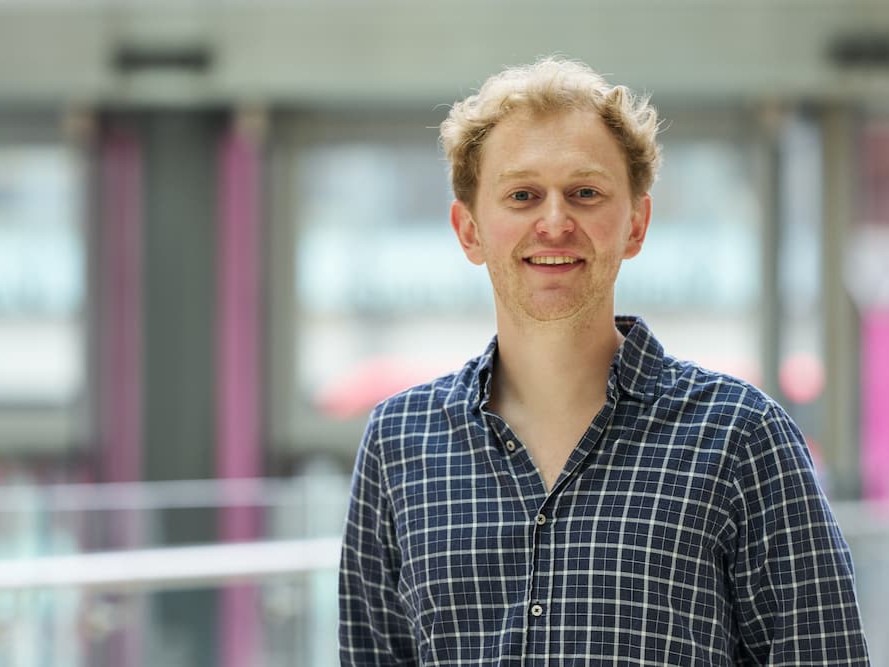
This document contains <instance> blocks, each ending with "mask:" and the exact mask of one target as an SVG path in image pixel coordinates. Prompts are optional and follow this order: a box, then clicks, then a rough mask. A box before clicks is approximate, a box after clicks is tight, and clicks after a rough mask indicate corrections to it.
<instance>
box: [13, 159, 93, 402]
mask: <svg viewBox="0 0 889 667" xmlns="http://www.w3.org/2000/svg"><path fill="white" fill-rule="evenodd" d="M78 172H79V167H78V162H77V160H76V158H75V155H74V154H73V152H72V151H71V150H68V149H66V148H64V147H58V146H39V145H38V146H0V351H2V353H0V407H2V405H3V404H6V405H19V404H65V403H69V402H70V401H72V400H73V399H74V398H75V397H76V396H77V395H78V393H79V392H80V390H81V387H82V385H83V382H84V354H83V347H84V346H83V341H82V336H83V326H82V319H81V313H82V310H83V305H84V296H85V242H84V234H83V229H82V226H81V222H82V221H81V220H80V216H79V212H80V210H81V207H80V205H79V197H80V194H81V193H80V191H79V188H80V174H79V173H78Z"/></svg>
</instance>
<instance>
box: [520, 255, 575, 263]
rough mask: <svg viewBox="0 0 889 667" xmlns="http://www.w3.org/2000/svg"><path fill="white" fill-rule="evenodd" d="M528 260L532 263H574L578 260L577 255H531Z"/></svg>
mask: <svg viewBox="0 0 889 667" xmlns="http://www.w3.org/2000/svg"><path fill="white" fill-rule="evenodd" d="M528 261H529V262H531V263H532V264H574V263H576V262H577V261H578V260H577V258H576V257H551V256H545V257H530V258H528Z"/></svg>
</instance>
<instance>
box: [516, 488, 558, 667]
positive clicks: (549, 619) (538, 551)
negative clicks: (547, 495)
mask: <svg viewBox="0 0 889 667" xmlns="http://www.w3.org/2000/svg"><path fill="white" fill-rule="evenodd" d="M553 506H554V505H553V504H552V503H549V502H544V504H543V505H542V506H541V507H540V509H539V511H538V512H537V513H536V514H535V515H534V516H533V519H532V526H533V530H532V535H533V537H532V545H533V546H532V549H533V558H532V568H533V569H532V573H531V585H530V587H529V591H528V609H527V628H528V632H527V638H526V645H525V656H524V661H523V664H524V665H526V667H545V666H546V665H547V663H548V659H547V658H548V647H549V644H550V634H551V632H552V623H553V618H554V614H555V613H557V610H556V609H554V608H553V598H552V589H553V574H554V573H553V524H554V518H555V517H554V516H553V513H552V510H551V507H553Z"/></svg>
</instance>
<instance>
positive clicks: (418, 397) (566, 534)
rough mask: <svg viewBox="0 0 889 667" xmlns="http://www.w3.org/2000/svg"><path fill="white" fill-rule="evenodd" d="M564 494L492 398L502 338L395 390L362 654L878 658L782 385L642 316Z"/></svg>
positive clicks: (365, 586)
mask: <svg viewBox="0 0 889 667" xmlns="http://www.w3.org/2000/svg"><path fill="white" fill-rule="evenodd" d="M617 323H618V326H619V328H620V329H621V331H622V332H623V333H624V335H625V336H626V339H625V341H624V343H623V345H622V346H621V348H620V350H619V351H618V352H617V354H616V355H615V358H614V362H613V364H612V368H611V372H610V377H609V380H608V388H607V398H606V403H605V406H604V407H603V408H602V410H601V411H600V412H599V414H598V415H597V416H596V417H595V419H594V420H593V422H592V424H590V427H589V429H588V430H587V432H586V434H585V435H584V436H583V438H582V439H581V441H580V442H579V443H578V445H577V447H576V448H575V450H574V451H573V453H572V454H571V456H570V457H569V459H568V462H567V464H566V465H565V468H564V470H563V471H562V473H561V475H560V477H559V479H558V481H557V482H556V483H555V485H554V486H553V488H552V490H551V491H550V492H547V490H546V488H545V487H544V484H543V480H542V478H541V476H540V475H539V473H538V472H537V470H536V468H535V467H534V464H533V463H532V461H531V458H530V457H529V455H528V453H527V451H526V450H525V449H524V447H523V446H522V444H521V442H520V441H519V440H518V438H517V437H516V436H515V434H513V433H512V432H511V430H510V428H509V425H508V424H506V423H505V422H504V421H503V420H502V419H500V418H499V417H498V416H497V415H496V414H494V413H492V412H490V411H489V410H488V409H487V407H486V405H487V400H488V395H489V391H490V383H491V374H492V368H493V364H494V359H495V356H496V339H495V340H494V341H492V343H491V345H490V346H489V347H488V349H487V351H486V352H485V353H484V354H483V355H482V356H481V357H479V358H477V359H474V360H472V361H470V362H469V363H468V364H467V365H466V366H465V367H464V368H463V369H462V370H461V371H459V372H457V373H455V374H453V375H450V376H447V377H444V378H440V379H438V380H435V381H434V382H431V383H430V384H427V385H423V386H420V387H416V388H414V389H411V390H409V391H406V392H404V393H402V394H400V395H398V396H395V397H393V398H391V399H389V400H387V401H385V402H383V403H382V404H380V405H379V406H377V408H376V410H375V411H374V413H373V415H372V416H371V419H370V422H369V424H368V427H367V431H366V434H365V437H364V440H363V443H362V445H361V448H360V450H359V453H358V458H357V462H356V467H355V473H354V477H353V482H352V499H351V504H350V509H349V512H348V517H347V520H346V528H345V538H344V545H343V552H342V563H341V569H340V656H341V660H342V664H343V665H360V666H361V667H367V666H368V665H438V666H447V665H454V666H456V665H460V666H461V667H462V666H467V665H471V666H475V665H503V666H505V665H523V666H529V667H530V666H540V667H543V666H549V667H555V666H557V665H600V664H606V663H607V664H609V665H682V666H683V667H688V666H691V665H700V666H702V667H703V666H705V665H706V666H707V667H712V666H714V665H733V664H735V665H753V664H757V665H766V664H768V665H832V666H835V665H867V664H868V658H867V649H866V645H865V640H864V636H863V634H862V631H861V622H860V618H859V612H858V608H857V604H856V600H855V593H854V590H853V578H852V563H851V559H850V556H849V551H848V548H847V546H846V544H845V542H844V540H843V537H842V536H841V534H840V531H839V529H838V528H837V525H836V522H835V520H834V518H833V516H832V514H831V512H830V509H829V508H828V505H827V503H826V501H825V498H824V496H823V494H822V492H821V490H820V489H819V486H818V483H817V482H816V479H815V474H814V472H813V468H812V464H811V460H810V458H809V455H808V453H807V450H806V447H805V445H804V444H803V438H802V436H801V434H800V433H799V431H798V430H797V428H796V426H795V425H794V424H793V423H792V422H791V421H790V419H789V418H788V416H787V415H786V414H785V413H784V412H783V411H782V410H781V408H780V407H779V406H778V405H777V404H776V403H774V402H773V401H772V400H771V399H769V398H768V397H766V396H764V395H763V394H762V393H761V392H759V391H758V390H756V389H754V388H753V387H751V386H749V385H747V384H744V383H742V382H740V381H738V380H735V379H732V378H728V377H726V376H724V375H719V374H716V373H712V372H710V371H706V370H703V369H701V368H700V367H698V366H695V365H693V364H689V363H686V362H681V361H678V360H676V359H674V358H672V357H669V356H666V355H665V354H664V351H663V348H662V347H661V345H660V344H659V343H658V341H657V340H656V339H655V338H654V336H653V335H652V334H651V333H650V331H649V330H648V328H647V327H646V325H645V324H644V323H643V322H642V321H641V320H638V319H632V318H618V320H617Z"/></svg>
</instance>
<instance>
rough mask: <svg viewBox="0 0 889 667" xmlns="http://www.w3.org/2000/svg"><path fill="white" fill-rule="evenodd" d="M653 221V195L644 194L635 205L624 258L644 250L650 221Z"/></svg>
mask: <svg viewBox="0 0 889 667" xmlns="http://www.w3.org/2000/svg"><path fill="white" fill-rule="evenodd" d="M649 222H651V195H649V194H647V193H646V194H644V195H642V196H641V197H639V199H638V201H636V203H635V205H634V206H633V217H632V218H631V219H630V235H629V237H628V238H627V245H626V248H625V249H624V259H630V258H631V257H635V256H636V255H638V254H639V252H640V251H641V250H642V244H643V243H644V242H645V234H646V233H648V223H649Z"/></svg>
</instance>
